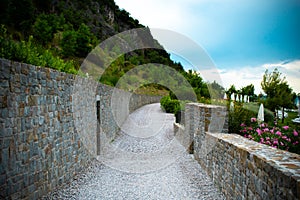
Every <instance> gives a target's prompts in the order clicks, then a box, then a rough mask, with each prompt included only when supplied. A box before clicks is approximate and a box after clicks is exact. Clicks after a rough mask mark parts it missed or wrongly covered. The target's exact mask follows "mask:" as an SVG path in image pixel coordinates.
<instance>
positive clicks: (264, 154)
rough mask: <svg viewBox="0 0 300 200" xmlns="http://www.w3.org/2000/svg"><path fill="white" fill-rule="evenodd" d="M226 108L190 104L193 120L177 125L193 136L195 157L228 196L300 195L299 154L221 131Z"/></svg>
mask: <svg viewBox="0 0 300 200" xmlns="http://www.w3.org/2000/svg"><path fill="white" fill-rule="evenodd" d="M224 112H225V108H221V107H219V106H210V105H203V104H188V105H187V109H186V113H187V114H186V116H185V117H186V119H189V120H191V121H188V120H186V122H187V123H186V124H185V127H184V128H182V127H181V126H179V125H178V124H176V125H175V126H176V128H177V129H182V130H185V131H187V132H186V133H188V134H190V135H191V137H193V141H194V150H193V152H194V157H195V159H196V160H198V162H199V163H200V165H201V166H202V168H203V169H205V170H206V171H207V173H208V174H209V176H210V177H211V178H212V179H213V181H214V183H215V185H216V186H218V187H219V189H220V190H221V191H222V192H223V193H224V194H225V196H226V197H227V199H299V198H300V156H299V155H297V154H293V153H289V152H287V151H282V150H278V149H274V148H272V147H269V146H267V145H263V144H259V143H257V142H254V141H250V140H248V139H246V138H243V137H242V136H239V135H236V134H225V133H220V132H221V131H220V129H222V128H221V127H220V126H219V125H217V124H218V123H219V122H220V121H222V120H223V117H224V116H226V113H224ZM212 113H215V114H212ZM211 116H215V119H213V120H214V121H215V122H212V121H211V119H212V118H211ZM191 123H193V124H191ZM225 127H226V126H225ZM182 130H181V131H182ZM217 130H219V131H217ZM225 131H226V129H225Z"/></svg>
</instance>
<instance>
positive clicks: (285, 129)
mask: <svg viewBox="0 0 300 200" xmlns="http://www.w3.org/2000/svg"><path fill="white" fill-rule="evenodd" d="M240 127H241V129H240V134H241V135H243V136H244V137H245V138H248V139H250V140H254V141H256V142H259V143H261V144H266V145H269V146H271V147H274V148H278V149H282V150H287V151H290V152H293V153H298V154H300V137H299V132H298V131H296V130H295V129H292V128H290V127H289V126H282V127H275V126H274V127H269V126H268V124H266V123H262V124H258V123H257V119H256V118H251V125H250V126H247V125H245V124H244V123H242V124H241V125H240Z"/></svg>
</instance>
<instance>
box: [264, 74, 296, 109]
mask: <svg viewBox="0 0 300 200" xmlns="http://www.w3.org/2000/svg"><path fill="white" fill-rule="evenodd" d="M261 87H262V89H263V90H264V92H265V93H266V94H267V100H266V107H267V108H269V109H270V110H272V111H275V109H278V108H279V107H283V108H287V107H291V106H292V104H293V102H292V100H293V94H292V89H291V88H290V87H289V85H288V84H287V81H286V80H285V77H283V78H281V73H280V72H279V71H278V69H275V70H274V71H273V72H272V73H269V72H268V70H266V72H265V74H264V76H263V80H262V82H261Z"/></svg>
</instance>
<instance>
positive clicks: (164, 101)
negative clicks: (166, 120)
mask: <svg viewBox="0 0 300 200" xmlns="http://www.w3.org/2000/svg"><path fill="white" fill-rule="evenodd" d="M160 104H161V107H162V108H163V110H165V111H166V112H167V113H176V112H178V111H179V110H181V107H180V102H179V101H178V100H176V99H171V98H170V96H164V97H163V98H161V100H160Z"/></svg>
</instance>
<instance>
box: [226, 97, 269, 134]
mask: <svg viewBox="0 0 300 200" xmlns="http://www.w3.org/2000/svg"><path fill="white" fill-rule="evenodd" d="M228 106H229V105H228ZM258 110H259V105H258V104H256V103H239V102H235V103H234V109H233V111H232V110H230V109H229V116H228V117H229V120H228V129H229V132H230V133H239V130H240V124H247V123H248V122H249V119H250V118H256V117H257V114H258ZM264 118H265V122H267V123H268V124H273V123H274V115H273V112H272V111H270V110H268V109H266V108H265V109H264ZM247 125H248V124H247Z"/></svg>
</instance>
